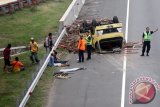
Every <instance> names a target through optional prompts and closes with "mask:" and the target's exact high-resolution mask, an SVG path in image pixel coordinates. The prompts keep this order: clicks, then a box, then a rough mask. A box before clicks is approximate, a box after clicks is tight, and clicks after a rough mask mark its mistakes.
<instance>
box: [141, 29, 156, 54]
mask: <svg viewBox="0 0 160 107" xmlns="http://www.w3.org/2000/svg"><path fill="white" fill-rule="evenodd" d="M157 31H158V29H156V30H155V31H150V28H149V27H147V28H146V31H144V32H143V36H142V43H143V48H142V54H141V56H144V53H145V51H146V47H147V51H146V53H147V54H146V55H147V56H149V51H150V48H151V35H152V34H153V33H155V32H157Z"/></svg>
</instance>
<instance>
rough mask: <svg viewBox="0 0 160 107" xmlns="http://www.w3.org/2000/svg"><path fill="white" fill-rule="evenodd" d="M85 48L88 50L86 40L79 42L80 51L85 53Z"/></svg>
mask: <svg viewBox="0 0 160 107" xmlns="http://www.w3.org/2000/svg"><path fill="white" fill-rule="evenodd" d="M85 48H86V43H85V40H84V39H80V40H79V42H78V49H79V50H82V51H85Z"/></svg>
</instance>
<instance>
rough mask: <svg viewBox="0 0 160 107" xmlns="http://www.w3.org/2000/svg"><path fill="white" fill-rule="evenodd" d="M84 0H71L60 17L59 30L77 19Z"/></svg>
mask: <svg viewBox="0 0 160 107" xmlns="http://www.w3.org/2000/svg"><path fill="white" fill-rule="evenodd" d="M84 3H85V0H73V1H72V3H71V4H70V6H69V7H68V9H67V11H66V12H65V13H64V15H63V17H62V18H61V19H60V21H59V22H60V30H62V29H63V28H64V27H65V26H68V25H71V24H72V23H73V22H74V20H76V19H77V17H78V15H79V12H80V11H81V9H82V7H83V5H84Z"/></svg>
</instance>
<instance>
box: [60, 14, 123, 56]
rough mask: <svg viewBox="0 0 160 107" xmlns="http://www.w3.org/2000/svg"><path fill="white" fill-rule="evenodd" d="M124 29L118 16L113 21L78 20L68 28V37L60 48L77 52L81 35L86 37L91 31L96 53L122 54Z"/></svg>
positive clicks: (63, 40)
mask: <svg viewBox="0 0 160 107" xmlns="http://www.w3.org/2000/svg"><path fill="white" fill-rule="evenodd" d="M122 27H123V25H122V23H119V21H118V17H117V16H114V17H113V19H112V20H110V19H93V20H76V21H75V22H74V23H73V24H72V25H70V26H67V27H66V29H67V36H65V37H64V38H63V39H62V41H61V43H60V45H59V47H61V48H66V49H67V50H69V51H72V52H76V51H77V50H76V49H77V45H76V43H77V40H78V38H79V35H85V32H86V31H89V32H90V34H91V35H92V46H93V48H94V49H95V50H96V52H100V53H103V52H107V51H111V52H115V51H118V52H120V51H121V49H122V45H123V41H124V40H123V39H124V35H123V33H122ZM67 41H68V42H67ZM70 42H72V43H70Z"/></svg>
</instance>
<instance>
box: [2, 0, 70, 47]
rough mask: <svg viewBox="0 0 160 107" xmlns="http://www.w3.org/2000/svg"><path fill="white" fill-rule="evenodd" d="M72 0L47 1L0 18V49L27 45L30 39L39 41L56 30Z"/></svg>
mask: <svg viewBox="0 0 160 107" xmlns="http://www.w3.org/2000/svg"><path fill="white" fill-rule="evenodd" d="M71 1H72V0H61V2H58V1H55V0H47V2H45V3H41V4H40V5H38V6H36V7H30V8H24V9H22V10H21V11H16V12H15V13H14V14H12V15H9V14H8V15H4V16H0V42H1V44H0V48H2V47H5V46H6V44H8V43H11V44H13V46H20V45H27V43H28V41H29V39H30V37H34V38H36V40H38V41H41V40H43V39H44V37H45V36H46V35H47V34H48V33H49V32H55V31H56V30H57V29H58V25H59V19H60V18H61V16H62V15H63V13H64V12H65V10H66V9H67V7H68V5H69V3H70V2H71Z"/></svg>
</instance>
